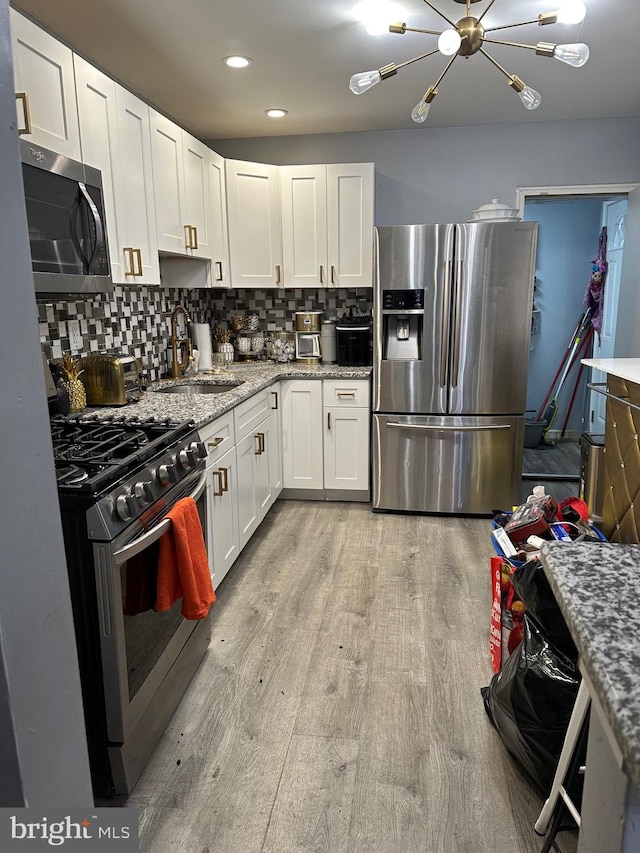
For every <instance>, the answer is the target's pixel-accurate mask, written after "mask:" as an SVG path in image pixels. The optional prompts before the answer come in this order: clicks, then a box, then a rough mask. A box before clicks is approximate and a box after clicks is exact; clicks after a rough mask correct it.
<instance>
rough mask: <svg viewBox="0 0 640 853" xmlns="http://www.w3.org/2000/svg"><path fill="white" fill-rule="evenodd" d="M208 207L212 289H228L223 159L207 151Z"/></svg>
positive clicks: (225, 191)
mask: <svg viewBox="0 0 640 853" xmlns="http://www.w3.org/2000/svg"><path fill="white" fill-rule="evenodd" d="M208 170H209V207H210V211H211V221H210V227H209V231H210V237H211V265H212V269H211V284H212V286H213V287H229V286H230V284H231V270H230V267H229V232H228V229H227V184H226V179H225V174H224V158H223V157H221V156H220V155H219V154H216V152H215V151H211V149H208Z"/></svg>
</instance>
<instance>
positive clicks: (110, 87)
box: [73, 56, 126, 283]
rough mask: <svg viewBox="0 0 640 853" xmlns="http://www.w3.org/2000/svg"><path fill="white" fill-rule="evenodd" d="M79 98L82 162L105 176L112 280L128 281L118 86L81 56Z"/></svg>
mask: <svg viewBox="0 0 640 853" xmlns="http://www.w3.org/2000/svg"><path fill="white" fill-rule="evenodd" d="M73 63H74V68H75V79H76V92H77V97H78V120H79V124H80V142H81V146H82V161H83V162H84V163H86V164H87V165H89V166H93V167H94V168H95V169H99V170H100V172H101V173H102V192H103V199H104V209H105V219H106V228H107V240H108V244H109V262H110V265H111V278H112V279H113V281H114V282H118V283H120V282H124V281H126V279H125V277H124V264H123V258H122V254H121V247H122V246H123V245H124V242H123V240H122V239H121V238H120V233H119V227H120V228H123V226H124V223H123V221H122V215H121V212H120V211H118V209H117V207H118V203H119V201H120V199H121V198H122V190H121V187H120V186H119V185H118V182H119V181H120V180H121V179H122V174H121V172H120V149H119V142H118V108H117V105H116V83H115V81H114V80H112V79H111V78H110V77H107V75H106V74H103V73H102V72H101V71H98V69H97V68H94V66H93V65H90V64H89V63H88V62H87V61H86V60H84V59H82V57H80V56H74V57H73ZM119 214H120V215H119Z"/></svg>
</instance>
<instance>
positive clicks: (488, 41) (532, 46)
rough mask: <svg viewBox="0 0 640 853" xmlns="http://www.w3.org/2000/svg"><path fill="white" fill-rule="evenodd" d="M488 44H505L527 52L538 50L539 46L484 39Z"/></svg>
mask: <svg viewBox="0 0 640 853" xmlns="http://www.w3.org/2000/svg"><path fill="white" fill-rule="evenodd" d="M483 42H485V43H486V44H504V45H506V46H507V47H524V48H526V49H527V50H537V49H538V45H537V44H520V42H517V41H500V40H499V39H483Z"/></svg>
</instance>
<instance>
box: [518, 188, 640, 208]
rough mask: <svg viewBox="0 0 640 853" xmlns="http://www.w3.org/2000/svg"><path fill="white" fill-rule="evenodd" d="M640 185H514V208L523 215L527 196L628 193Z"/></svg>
mask: <svg viewBox="0 0 640 853" xmlns="http://www.w3.org/2000/svg"><path fill="white" fill-rule="evenodd" d="M638 187H640V184H639V183H633V184H574V185H564V186H563V185H559V186H544V187H516V208H517V210H518V216H524V206H525V203H526V201H527V199H528V198H549V197H553V196H581V195H586V196H598V195H602V196H608V195H628V194H629V193H630V192H632V191H633V190H635V189H637V188H638Z"/></svg>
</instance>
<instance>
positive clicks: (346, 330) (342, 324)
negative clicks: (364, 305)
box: [336, 316, 373, 367]
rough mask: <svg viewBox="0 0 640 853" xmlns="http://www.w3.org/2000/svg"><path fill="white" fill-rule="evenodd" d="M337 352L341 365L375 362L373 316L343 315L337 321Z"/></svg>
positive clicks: (361, 365) (363, 365) (362, 364)
mask: <svg viewBox="0 0 640 853" xmlns="http://www.w3.org/2000/svg"><path fill="white" fill-rule="evenodd" d="M336 354H337V359H338V364H339V365H340V366H341V367H366V366H368V365H370V364H372V363H373V359H372V354H373V350H372V336H371V317H367V316H360V317H357V316H356V317H343V318H342V319H341V320H338V322H337V323H336Z"/></svg>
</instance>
